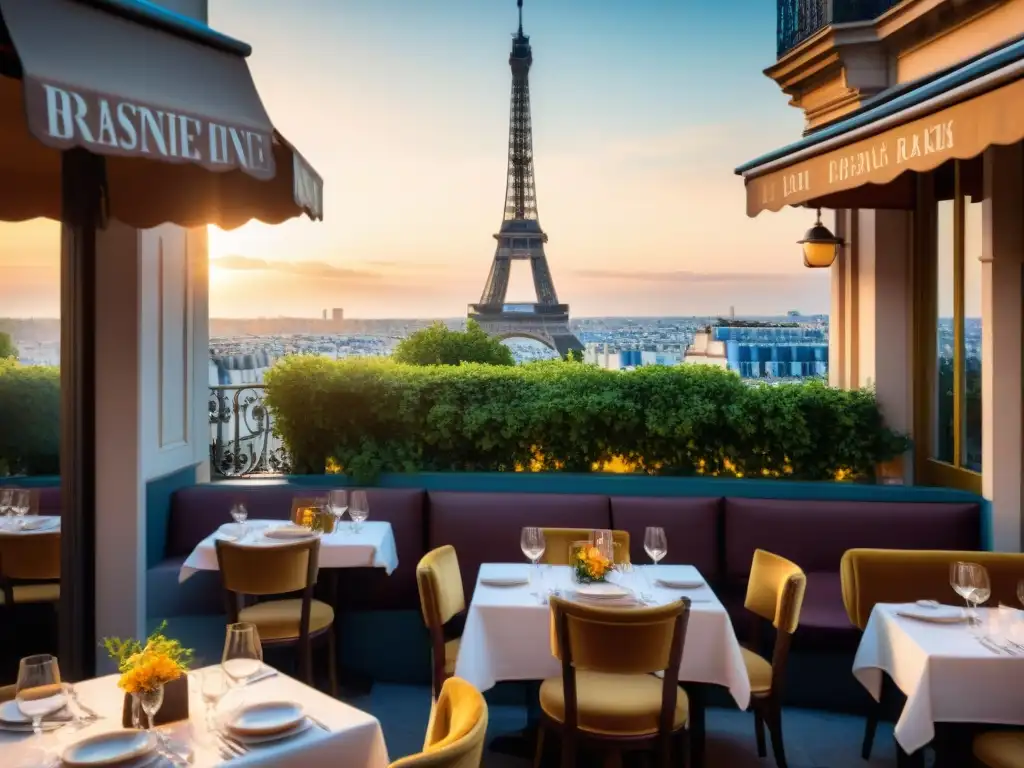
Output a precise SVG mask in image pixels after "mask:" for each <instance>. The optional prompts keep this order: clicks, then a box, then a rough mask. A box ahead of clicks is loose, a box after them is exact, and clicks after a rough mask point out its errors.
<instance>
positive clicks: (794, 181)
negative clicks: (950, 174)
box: [746, 81, 1024, 216]
mask: <svg viewBox="0 0 1024 768" xmlns="http://www.w3.org/2000/svg"><path fill="white" fill-rule="evenodd" d="M1022 103H1024V81H1016V82H1014V83H1011V84H1009V85H1005V86H1003V87H1001V88H999V89H997V90H994V91H989V92H988V93H985V94H983V95H981V96H977V97H975V98H973V99H970V100H968V101H964V102H961V103H959V104H956V105H954V106H951V107H947V108H946V109H944V110H941V111H939V112H935V113H933V114H931V115H928V116H926V117H922V118H920V119H918V120H914V121H911V122H908V123H905V124H903V125H900V126H896V127H894V128H890V129H889V130H887V131H884V132H881V133H877V134H875V135H874V136H871V137H869V138H866V139H862V140H861V141H856V142H851V143H849V144H847V145H846V146H843V147H839V148H837V149H833V150H831V151H826V152H823V153H821V154H819V155H815V156H814V157H810V158H807V159H805V160H798V161H796V162H793V163H792V164H790V165H789V166H788V167H784V168H780V169H778V170H774V171H769V172H767V173H764V174H761V175H755V174H757V171H756V170H754V171H751V172H750V174H749V175H748V176H747V179H746V183H747V215H748V216H756V215H757V214H759V213H760V212H761V211H778V210H780V209H781V208H783V207H784V206H787V205H801V204H804V203H809V202H813V201H814V200H816V199H818V198H823V197H827V196H828V195H832V194H834V193H836V192H842V191H845V190H849V189H854V188H856V187H860V186H862V185H864V184H888V183H889V182H891V181H893V180H894V179H896V177H898V176H899V175H900V174H902V173H905V172H906V171H918V172H921V171H929V170H932V169H934V168H937V167H938V166H940V165H942V163H944V162H945V161H947V160H949V159H951V158H959V159H966V158H970V157H974V156H976V155H978V154H980V153H981V152H983V151H984V150H985V148H986V147H988V146H990V145H992V144H1011V143H1014V142H1017V141H1020V140H1021V139H1024V121H1022V120H1020V119H1019V117H1017V115H1019V109H1020V107H1019V105H1020V104H1022Z"/></svg>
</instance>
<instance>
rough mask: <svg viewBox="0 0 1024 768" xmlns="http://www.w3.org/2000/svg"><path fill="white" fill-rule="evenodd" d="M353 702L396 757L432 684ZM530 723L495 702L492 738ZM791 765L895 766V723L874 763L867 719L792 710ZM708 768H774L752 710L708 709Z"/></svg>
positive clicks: (415, 745)
mask: <svg viewBox="0 0 1024 768" xmlns="http://www.w3.org/2000/svg"><path fill="white" fill-rule="evenodd" d="M351 703H352V704H353V705H355V706H358V707H359V708H360V709H364V710H366V711H369V712H372V713H373V714H374V715H375V716H376V717H377V718H378V719H379V720H380V721H381V724H382V726H383V728H384V736H385V738H386V740H387V745H388V752H389V754H390V756H391V759H392V760H395V759H397V758H399V757H404V756H405V755H407V754H411V753H413V752H417V751H419V749H420V748H421V746H422V743H423V734H424V730H425V728H426V723H427V717H428V715H429V713H430V691H429V689H427V688H421V687H415V686H402V685H385V684H380V683H378V684H377V685H375V686H374V687H373V690H372V691H371V692H370V694H369V695H368V696H366V697H362V698H358V699H353V700H352V701H351ZM524 724H525V710H524V708H523V707H521V706H511V705H492V706H491V707H490V726H489V728H488V738H489V739H490V738H493V737H494V736H496V735H498V734H501V733H511V732H513V731H516V730H518V729H519V728H522V727H523V725H524ZM783 728H784V729H785V736H786V756H787V758H788V762H789V765H790V768H895V765H896V754H895V749H894V746H893V741H892V727H891V725H885V724H883V725H882V726H880V728H879V732H878V736H877V737H876V742H875V754H874V756H873V757H872V759H871V761H870V762H864V761H863V760H861V758H860V744H861V739H862V737H863V734H864V721H863V719H861V718H858V717H852V716H849V715H837V714H831V713H827V712H820V711H816V710H801V709H787V710H786V712H785V715H784V719H783ZM707 738H708V752H707V762H706V765H707V767H708V768H754V767H755V766H758V767H760V768H774V765H775V763H774V761H773V760H772V759H771V757H768V758H765V759H764V760H760V759H758V757H757V749H756V747H755V744H754V724H753V719H752V716H751V715H750V714H749V713H747V712H739V711H736V710H729V709H718V708H711V709H709V710H708V713H707ZM483 764H484V766H486V767H487V768H523V767H524V766H529V765H530V761H528V760H523V759H517V758H512V757H507V756H504V755H497V754H494V753H491V752H488V753H487V754H485V756H484V762H483Z"/></svg>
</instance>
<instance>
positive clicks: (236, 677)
mask: <svg viewBox="0 0 1024 768" xmlns="http://www.w3.org/2000/svg"><path fill="white" fill-rule="evenodd" d="M220 666H221V669H223V670H224V674H225V675H227V676H228V678H230V680H231V682H232V683H234V684H235V685H236V686H241V685H245V683H247V682H248V681H249V680H251V679H252V678H253V677H255V676H256V675H257V674H259V672H260V670H261V669H263V646H261V645H260V634H259V632H257V631H256V625H255V624H250V623H249V622H245V621H243V622H240V623H238V624H229V625H228V629H227V637H226V638H225V639H224V655H223V656H222V657H221V663H220Z"/></svg>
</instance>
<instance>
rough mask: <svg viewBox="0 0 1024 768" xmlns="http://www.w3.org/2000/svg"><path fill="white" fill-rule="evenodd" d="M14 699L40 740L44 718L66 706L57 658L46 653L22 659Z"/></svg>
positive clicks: (64, 690) (66, 694) (66, 699)
mask: <svg viewBox="0 0 1024 768" xmlns="http://www.w3.org/2000/svg"><path fill="white" fill-rule="evenodd" d="M14 698H15V702H16V703H17V705H18V710H19V711H20V712H21V714H23V715H24V716H25V717H27V718H29V719H30V720H31V721H32V732H33V733H34V734H35V735H36V739H37V741H41V740H42V738H43V720H44V718H46V717H47V716H49V715H53V714H56V713H57V712H60V711H61V710H62V709H64V708H65V707H66V706H67V705H68V693H67V690H66V689H65V688H64V686H63V685H62V684H61V682H60V667H59V666H58V665H57V659H56V658H54V657H53V656H50V655H49V654H42V655H38V656H26V657H25V658H24V659H22V660H21V662H20V663H19V664H18V682H17V684H16V685H15V696H14ZM44 751H46V750H44ZM47 755H48V756H49V753H47Z"/></svg>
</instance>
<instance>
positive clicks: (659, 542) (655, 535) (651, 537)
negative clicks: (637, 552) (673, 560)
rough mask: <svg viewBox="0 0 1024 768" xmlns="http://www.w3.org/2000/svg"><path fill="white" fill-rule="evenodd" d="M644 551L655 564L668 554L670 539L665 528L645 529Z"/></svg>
mask: <svg viewBox="0 0 1024 768" xmlns="http://www.w3.org/2000/svg"><path fill="white" fill-rule="evenodd" d="M644 551H645V552H646V553H647V556H648V557H649V558H651V562H652V563H653V564H654V565H657V564H658V562H659V561H660V560H661V559H662V558H663V557H665V555H667V554H668V540H667V539H666V538H665V529H664V528H648V529H647V530H646V531H644Z"/></svg>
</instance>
